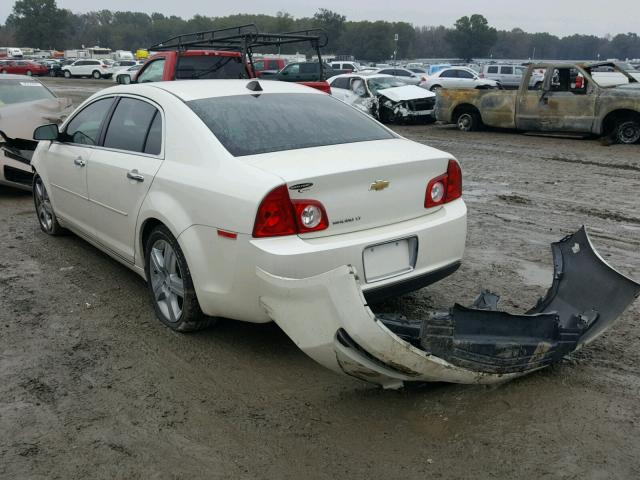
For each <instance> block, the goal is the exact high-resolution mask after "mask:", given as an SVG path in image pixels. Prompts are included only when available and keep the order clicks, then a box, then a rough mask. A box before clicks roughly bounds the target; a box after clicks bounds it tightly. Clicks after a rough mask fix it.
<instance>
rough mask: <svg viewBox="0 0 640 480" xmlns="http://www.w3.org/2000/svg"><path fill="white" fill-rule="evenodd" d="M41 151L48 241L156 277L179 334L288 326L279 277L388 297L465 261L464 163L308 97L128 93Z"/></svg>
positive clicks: (188, 84)
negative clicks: (323, 277) (273, 291)
mask: <svg viewBox="0 0 640 480" xmlns="http://www.w3.org/2000/svg"><path fill="white" fill-rule="evenodd" d="M34 138H35V139H37V140H40V142H39V144H38V147H37V149H36V152H35V154H34V157H33V160H32V165H33V167H34V169H35V179H34V192H33V193H34V197H35V203H36V210H37V216H38V220H39V223H40V227H41V228H42V230H43V231H44V232H46V233H48V234H51V235H55V234H58V233H60V232H61V231H63V228H67V229H69V230H71V231H73V232H76V233H77V234H78V235H80V236H81V237H82V238H84V239H86V240H87V241H89V242H90V243H92V244H93V245H95V246H96V247H97V248H99V249H101V250H103V251H104V252H105V253H107V254H108V255H110V256H112V257H113V258H114V259H116V260H118V261H119V262H121V263H123V264H124V265H126V266H127V267H129V268H131V269H132V270H133V271H135V272H137V273H138V274H139V275H141V276H142V277H144V278H145V279H146V280H147V284H148V287H149V295H150V299H151V301H152V302H153V306H154V308H155V312H156V314H157V316H158V318H159V319H160V320H161V321H162V322H163V323H164V324H165V325H167V326H169V327H170V328H172V329H174V330H178V331H188V330H196V329H199V328H202V327H204V326H207V325H209V324H210V323H211V322H212V317H226V318H230V319H236V320H244V321H248V322H256V323H261V322H269V321H271V320H272V318H273V319H276V320H277V318H278V315H277V313H276V312H274V311H272V310H271V309H270V308H268V307H267V306H266V304H265V303H264V302H263V296H264V295H265V294H266V292H267V291H268V290H269V287H268V285H266V284H265V282H264V279H263V276H262V274H263V273H264V272H268V274H269V275H274V276H276V277H278V278H285V277H286V278H297V279H304V278H307V277H313V276H315V275H318V274H322V273H324V272H327V271H329V270H331V269H335V268H339V267H342V266H345V265H350V266H351V267H352V268H354V269H356V270H357V271H358V272H359V274H358V282H359V288H361V289H362V291H363V292H364V295H365V296H367V298H370V299H376V298H385V297H388V296H395V295H400V294H402V293H405V292H407V291H411V290H415V289H418V288H421V287H423V286H425V285H428V284H430V283H433V282H434V281H436V280H439V279H441V278H443V277H445V276H447V275H448V274H450V273H453V272H454V271H455V270H456V269H457V267H458V266H459V265H460V262H461V259H462V256H463V252H464V247H465V237H466V215H467V210H466V207H465V204H464V202H463V200H462V198H461V194H462V179H461V170H460V166H459V164H458V162H457V161H456V160H455V159H453V157H452V156H451V155H449V154H447V153H444V152H441V151H439V150H436V149H433V148H430V147H427V146H424V145H422V144H419V143H415V142H412V141H409V140H407V139H404V138H402V137H400V136H398V135H397V134H395V133H394V132H392V131H391V130H388V129H387V128H386V127H384V126H383V125H381V124H380V123H378V122H376V121H375V120H374V119H372V118H371V117H370V116H368V115H366V114H365V113H362V112H360V111H358V110H356V109H354V108H353V107H350V106H348V105H346V104H344V103H343V102H341V101H339V100H337V99H335V98H333V97H331V96H330V95H327V94H325V93H322V92H320V91H318V90H315V89H311V88H308V87H305V86H301V85H297V84H293V83H288V82H277V81H256V80H202V81H198V82H192V81H174V82H158V83H154V84H138V85H126V86H117V87H113V88H109V89H105V90H102V91H100V92H98V93H96V94H95V95H93V96H92V97H90V98H89V99H88V100H87V101H85V102H84V103H83V104H82V105H81V106H80V107H78V109H77V110H76V111H75V112H74V114H73V115H72V116H71V117H70V118H69V119H68V120H67V121H66V122H65V123H64V124H63V125H62V126H61V127H60V129H58V127H57V126H55V125H44V126H42V127H39V128H38V129H37V130H36V132H35V133H34ZM302 283H304V282H302ZM269 291H270V290H269ZM301 321H302V319H301ZM311 328H313V327H311ZM294 337H295V335H294Z"/></svg>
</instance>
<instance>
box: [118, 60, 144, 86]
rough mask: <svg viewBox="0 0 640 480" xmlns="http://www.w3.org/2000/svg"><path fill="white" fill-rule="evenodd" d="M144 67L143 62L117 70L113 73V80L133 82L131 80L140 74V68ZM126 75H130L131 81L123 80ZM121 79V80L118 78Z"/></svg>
mask: <svg viewBox="0 0 640 480" xmlns="http://www.w3.org/2000/svg"><path fill="white" fill-rule="evenodd" d="M141 68H142V64H136V65H130V66H128V67H123V68H120V69H118V70H115V71H114V72H113V75H112V77H111V78H112V80H113V81H114V82H116V83H131V80H133V78H134V77H135V76H136V75H137V74H138V70H140V69H141ZM124 77H129V81H128V82H127V81H125V80H123V78H124ZM118 79H120V80H118Z"/></svg>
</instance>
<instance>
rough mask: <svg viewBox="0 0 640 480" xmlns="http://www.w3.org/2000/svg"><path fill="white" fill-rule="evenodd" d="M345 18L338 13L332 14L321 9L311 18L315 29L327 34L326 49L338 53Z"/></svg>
mask: <svg viewBox="0 0 640 480" xmlns="http://www.w3.org/2000/svg"><path fill="white" fill-rule="evenodd" d="M346 20H347V17H345V16H344V15H340V14H339V13H336V12H332V11H331V10H327V9H326V8H321V9H320V10H318V11H317V12H316V13H315V15H314V16H313V25H314V26H315V27H316V28H322V29H324V30H325V31H326V32H327V36H328V37H329V44H328V47H327V48H328V49H329V50H332V51H338V50H339V49H340V45H341V43H340V42H341V37H342V33H343V32H344V23H345V22H346Z"/></svg>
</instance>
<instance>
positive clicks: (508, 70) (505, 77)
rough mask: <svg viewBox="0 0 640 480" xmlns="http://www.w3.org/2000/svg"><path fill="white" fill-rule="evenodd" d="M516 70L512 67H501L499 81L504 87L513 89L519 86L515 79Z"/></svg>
mask: <svg viewBox="0 0 640 480" xmlns="http://www.w3.org/2000/svg"><path fill="white" fill-rule="evenodd" d="M515 77H516V76H515V70H514V67H513V66H511V65H503V66H502V67H500V80H498V81H499V82H500V83H501V84H502V85H503V86H508V87H512V86H514V85H518V82H517V81H516V79H515Z"/></svg>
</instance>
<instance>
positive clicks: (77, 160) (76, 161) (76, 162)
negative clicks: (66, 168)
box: [73, 157, 87, 167]
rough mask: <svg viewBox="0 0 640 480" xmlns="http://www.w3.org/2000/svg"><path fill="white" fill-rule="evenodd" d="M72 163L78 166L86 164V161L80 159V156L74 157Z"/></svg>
mask: <svg viewBox="0 0 640 480" xmlns="http://www.w3.org/2000/svg"><path fill="white" fill-rule="evenodd" d="M73 163H74V164H76V165H77V166H79V167H84V166H85V165H86V164H87V162H85V161H84V160H83V159H82V157H78V158H76V159H75V160H74V161H73Z"/></svg>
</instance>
